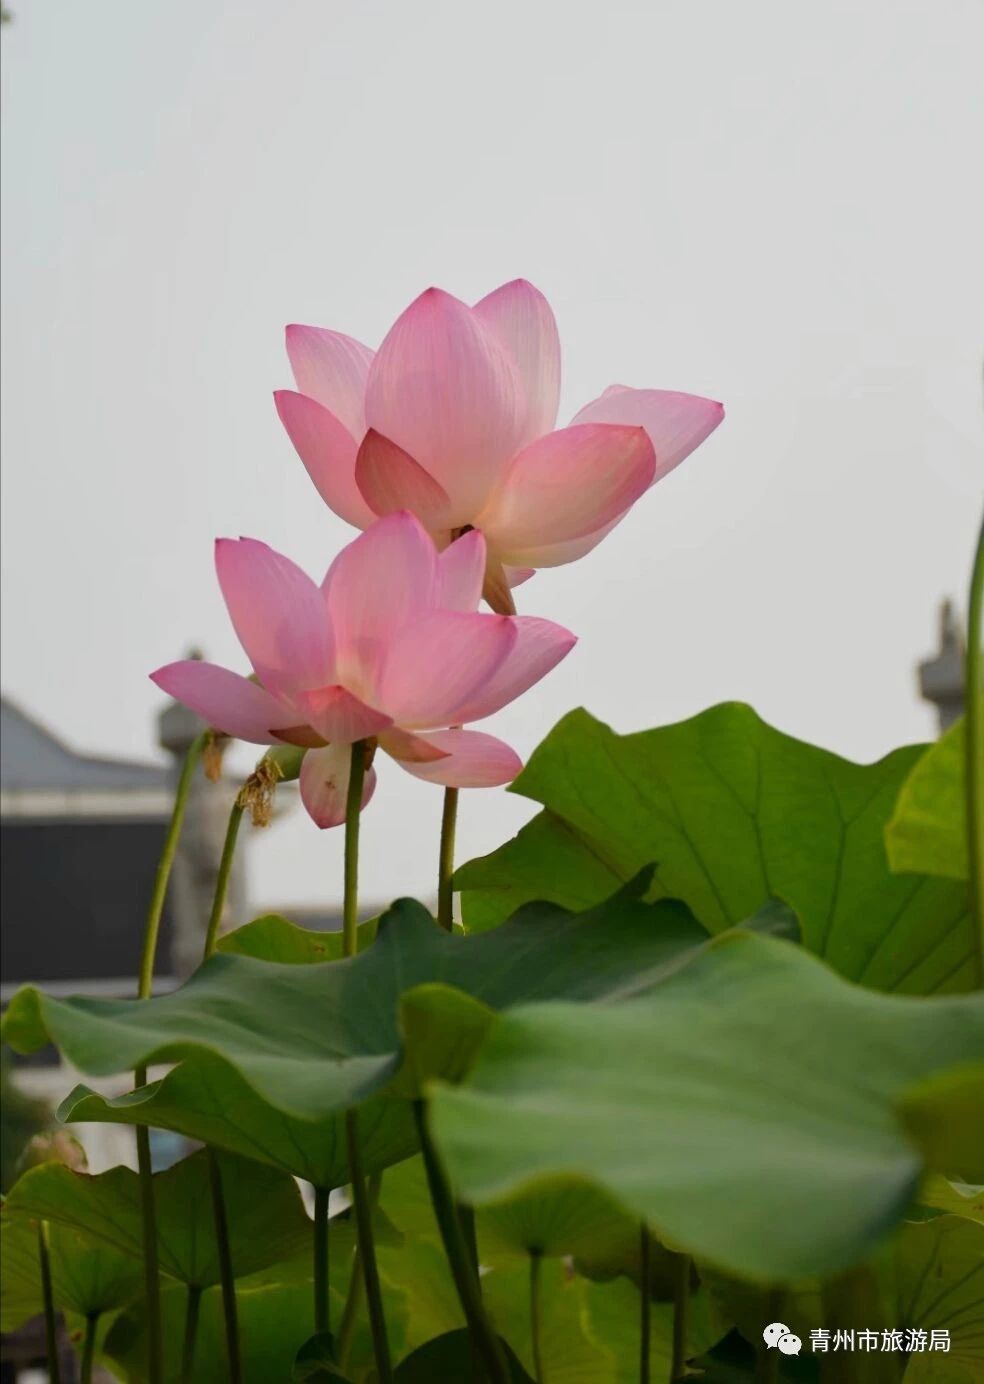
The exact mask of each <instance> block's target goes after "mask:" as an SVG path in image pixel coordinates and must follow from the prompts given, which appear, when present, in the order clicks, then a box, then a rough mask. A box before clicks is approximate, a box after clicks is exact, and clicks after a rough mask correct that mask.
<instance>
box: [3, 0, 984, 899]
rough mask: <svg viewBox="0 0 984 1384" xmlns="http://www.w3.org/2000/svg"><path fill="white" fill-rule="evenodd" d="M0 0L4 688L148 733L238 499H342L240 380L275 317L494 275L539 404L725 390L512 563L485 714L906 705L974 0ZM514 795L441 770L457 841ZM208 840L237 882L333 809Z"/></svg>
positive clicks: (947, 456) (199, 611) (983, 284)
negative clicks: (539, 352)
mask: <svg viewBox="0 0 984 1384" xmlns="http://www.w3.org/2000/svg"><path fill="white" fill-rule="evenodd" d="M12 8H13V9H14V11H15V16H16V18H15V23H14V24H13V25H11V26H9V27H8V28H6V29H5V30H4V37H3V108H4V158H3V191H4V250H3V268H4V275H3V296H4V330H5V342H4V344H5V350H4V359H3V386H4V427H3V443H4V459H5V466H4V491H5V504H4V511H3V517H4V554H3V555H4V568H5V581H4V621H3V636H4V663H3V680H4V687H5V690H6V691H8V692H9V693H11V694H13V695H14V696H15V697H16V698H18V700H20V701H21V702H22V704H23V705H24V706H25V707H26V708H27V709H28V710H30V711H31V712H33V713H34V714H36V715H38V716H40V717H41V718H42V719H44V720H45V721H47V722H48V723H49V724H50V725H51V726H52V727H54V728H55V729H57V730H58V731H59V732H60V733H62V734H63V735H64V736H66V737H67V738H69V739H70V740H71V741H72V742H73V743H75V744H76V745H77V746H79V747H81V748H84V749H87V750H90V751H101V752H109V753H112V752H116V753H120V754H125V755H141V756H144V755H147V754H149V753H152V752H153V750H152V746H153V739H152V736H153V728H152V718H153V717H154V714H155V713H156V711H157V710H158V708H159V706H160V704H161V698H160V694H159V692H158V691H157V690H156V689H155V688H154V687H153V686H152V685H151V684H150V683H149V682H148V681H147V679H146V673H147V671H148V670H149V669H151V668H154V667H156V666H157V665H159V664H161V663H163V662H166V661H168V660H170V659H172V658H175V657H179V656H180V655H181V654H182V653H183V652H184V651H185V649H186V648H187V647H188V645H189V644H191V643H198V644H200V645H201V646H203V647H204V648H205V649H206V651H207V653H208V654H209V656H210V657H212V658H214V659H216V660H218V661H224V662H229V663H231V664H232V665H233V666H238V665H239V664H240V663H241V656H240V655H239V653H238V650H237V646H236V644H235V641H234V638H233V636H232V633H231V630H230V629H229V626H228V624H227V621H226V618H225V614H224V610H223V607H222V603H221V600H220V597H219V594H218V590H217V587H216V584H215V580H214V576H213V571H212V557H211V540H212V538H213V536H214V535H216V534H239V533H245V534H250V535H253V536H256V537H260V538H264V539H266V540H267V541H269V542H270V543H272V544H274V546H276V547H279V548H282V549H283V550H285V551H287V552H288V553H290V554H291V555H292V556H294V557H295V558H296V559H298V560H299V561H300V562H301V563H302V564H303V565H306V566H307V567H308V569H309V570H311V571H312V572H313V573H317V574H318V575H320V573H321V572H322V570H323V569H324V568H325V567H326V566H327V564H328V561H329V559H330V558H331V556H332V555H333V554H334V552H335V551H336V549H337V548H338V546H339V545H340V544H341V543H342V542H344V541H345V540H346V539H347V538H348V537H350V536H351V532H350V531H349V530H347V529H346V527H345V525H344V524H342V522H341V521H340V520H338V519H336V518H335V517H334V516H333V515H332V514H330V513H329V512H328V511H327V510H326V509H325V508H324V507H323V505H322V504H321V501H320V500H319V499H318V497H317V495H316V494H315V492H314V490H313V488H312V487H311V485H310V482H309V481H308V479H307V476H306V475H305V473H304V471H303V469H302V467H301V465H300V463H299V462H298V461H297V459H296V458H295V456H294V453H293V451H292V449H291V447H290V444H289V442H288V441H287V439H286V436H285V435H284V434H283V433H282V430H281V428H280V424H279V423H278V421H277V418H276V416H275V413H274V409H273V404H272V402H271V398H270V393H271V390H273V389H274V388H276V387H279V386H283V385H286V384H288V383H289V376H288V370H287V366H286V360H285V357H284V354H283V347H282V336H281V332H282V327H283V325H284V323H286V322H288V321H302V322H312V323H317V324H321V325H325V326H331V327H336V328H340V329H341V330H344V331H346V332H349V333H351V334H352V335H355V336H358V337H360V338H362V339H363V340H365V341H366V342H368V343H369V344H370V345H373V346H375V345H377V344H378V342H379V340H380V338H381V336H382V335H383V333H384V331H385V330H386V328H387V326H388V324H389V322H390V321H391V320H392V318H393V317H394V316H395V315H396V314H397V312H399V311H400V310H401V309H402V308H403V307H404V306H405V305H406V304H407V302H409V300H410V299H411V298H413V297H414V296H415V295H416V294H417V293H418V292H419V291H420V290H422V289H423V288H425V287H427V286H428V285H429V284H431V283H436V284H439V285H441V286H442V287H445V288H447V289H449V290H450V291H451V292H454V293H457V294H459V295H460V296H462V297H464V298H468V299H475V298H477V297H480V296H481V295H482V294H484V293H486V292H487V291H488V290H489V289H491V288H492V287H494V286H495V285H496V284H498V283H500V282H502V281H503V280H506V279H509V278H514V277H516V276H519V275H522V276H524V277H527V278H529V279H531V280H532V281H533V282H534V283H536V284H537V285H538V286H539V287H540V288H542V289H543V290H544V292H545V293H546V294H547V296H548V297H549V298H550V300H551V302H552V303H553V305H554V308H555V310H556V312H557V316H558V319H559V323H560V330H561V338H562V341H563V345H564V349H565V361H564V368H565V380H564V397H563V405H562V417H563V418H566V417H569V416H570V414H571V413H573V412H574V411H575V410H576V408H577V407H579V406H580V404H582V403H584V402H586V401H587V400H588V399H590V398H592V397H594V396H595V395H596V394H598V393H599V392H600V390H601V389H602V388H603V387H604V386H606V385H607V384H610V383H612V382H614V381H619V382H621V383H625V384H630V385H636V386H646V385H648V386H658V387H663V388H673V389H684V390H690V391H693V392H696V393H706V394H710V395H713V396H714V397H716V398H719V399H722V400H724V401H725V403H726V406H727V408H728V418H727V419H726V421H725V423H724V425H723V426H722V427H721V428H720V429H719V430H718V432H717V433H716V434H715V435H714V436H713V438H712V439H711V440H710V441H709V442H708V443H707V444H706V445H705V446H704V447H703V448H702V449H701V450H700V451H699V452H698V453H697V454H695V456H694V457H692V458H691V460H690V461H689V462H687V463H685V464H684V466H683V467H681V468H680V469H679V470H678V471H676V472H675V473H674V474H673V475H672V476H670V477H669V479H667V480H666V481H664V482H663V483H662V484H661V485H659V487H658V488H657V489H655V490H654V491H652V492H651V493H650V494H649V495H648V496H647V497H645V499H644V500H643V501H642V502H640V503H639V505H638V506H637V508H636V509H635V511H634V512H633V514H632V515H631V516H630V518H629V519H628V520H627V521H626V523H625V524H623V525H622V527H621V528H620V529H619V530H618V532H617V533H616V534H615V535H614V536H613V537H612V538H610V539H609V540H608V541H607V543H605V544H604V545H602V547H600V548H599V549H598V550H597V551H596V552H595V553H593V554H592V555H591V556H590V557H588V558H586V559H585V560H584V561H582V562H580V563H578V564H576V565H574V566H570V567H566V568H561V569H558V570H556V571H555V572H552V573H545V574H542V575H541V576H538V577H537V578H536V580H535V581H534V582H531V583H530V584H529V585H528V586H525V587H523V588H522V591H521V592H520V597H521V605H522V608H523V609H524V610H526V611H527V612H528V613H536V614H541V615H546V616H550V617H552V618H554V619H557V620H560V621H561V622H562V623H565V624H567V625H569V626H570V627H571V628H573V629H574V630H576V631H577V632H578V633H579V635H580V636H581V642H580V645H579V646H578V648H577V650H576V651H575V653H574V654H573V655H572V656H571V657H570V658H569V659H568V660H567V661H566V663H564V664H562V665H561V667H560V668H559V669H558V670H557V671H556V672H555V673H554V674H552V675H551V677H550V678H549V679H548V680H547V681H546V682H545V683H543V684H542V685H541V686H540V687H539V688H537V689H536V690H535V691H534V692H532V693H531V694H529V695H527V696H526V697H524V698H523V699H522V701H521V702H519V703H518V704H516V705H515V706H514V707H513V708H511V709H510V710H508V711H507V712H505V713H502V714H501V715H500V716H498V717H496V718H494V720H493V721H492V722H490V723H489V729H492V730H494V731H497V732H498V733H500V734H502V735H503V736H504V737H505V738H507V739H510V740H512V741H513V743H515V744H516V745H517V747H518V748H519V749H520V750H521V751H522V752H528V751H529V750H530V749H531V748H532V747H533V746H534V745H535V744H536V743H537V741H538V740H539V739H541V738H542V736H543V735H544V734H545V733H546V731H547V730H548V729H549V728H550V726H551V725H553V723H554V722H555V721H556V720H557V719H558V718H559V716H560V715H562V714H563V713H564V712H565V711H566V710H567V709H569V708H570V707H571V706H574V705H577V704H580V703H583V704H585V705H586V706H588V707H589V708H590V709H591V710H592V711H593V712H594V713H595V714H596V715H598V716H601V717H602V718H604V719H605V720H608V721H610V722H611V723H612V724H613V725H615V727H616V728H618V729H619V730H632V729H638V728H641V727H644V726H649V725H655V724H658V723H661V722H666V721H670V720H676V719H679V718H680V717H683V716H686V715H689V714H691V713H692V712H695V711H698V710H700V709H702V708H703V707H705V706H708V705H709V704H711V703H714V702H716V701H719V700H722V699H724V698H731V697H737V698H742V699H745V700H748V701H750V702H752V703H753V704H754V705H755V706H756V707H757V708H758V710H759V711H760V712H761V713H762V714H763V715H764V716H765V717H766V718H768V719H769V720H771V721H773V722H774V723H775V724H777V725H779V726H780V727H782V728H784V729H786V730H788V731H790V732H793V733H795V734H797V735H801V736H804V737H807V738H810V739H813V740H815V741H818V742H820V743H822V744H825V745H828V746H829V747H831V748H832V749H836V750H838V751H840V752H842V753H844V754H847V755H850V756H854V757H857V758H873V757H876V756H878V755H880V754H882V753H883V752H884V751H886V750H887V749H889V748H890V747H892V746H893V745H895V744H898V743H900V742H904V741H909V740H913V739H918V738H922V737H925V736H927V735H929V734H931V733H932V730H933V721H932V718H931V715H930V714H929V712H928V710H927V709H926V708H925V707H923V706H922V705H921V704H920V703H919V701H918V700H917V698H916V694H915V689H914V678H913V664H914V662H915V660H916V659H917V658H918V657H919V656H921V655H922V654H923V653H925V652H926V651H927V650H929V649H930V648H931V647H932V644H933V641H934V638H935V624H936V620H935V610H936V605H937V602H938V600H939V598H940V596H941V595H942V594H945V593H954V594H958V595H962V593H963V592H964V590H965V587H966V581H967V576H968V572H969V564H970V555H971V550H972V546H973V542H974V537H975V532H976V527H977V525H978V524H979V522H980V513H981V503H982V499H984V459H982V455H984V454H982V448H981V440H982V439H981V404H980V392H981V391H980V369H981V354H982V327H984V263H982V246H984V206H982V198H984V193H982V187H981V179H980V175H979V168H980V160H981V151H982V149H984V103H982V100H981V94H980V55H981V53H982V52H984V5H982V4H981V0H935V3H932V4H930V3H927V0H825V2H824V3H823V4H806V3H790V0H742V3H738V2H737V0H638V3H634V4H633V3H628V0H606V2H605V3H585V0H579V2H578V0H546V2H541V3H536V2H535V0H496V3H495V4H487V5H486V4H477V3H461V0H377V2H376V3H372V0H288V3H284V4H272V3H270V0H237V2H236V3H235V4H232V3H219V2H218V0H213V2H212V3H204V4H203V3H201V0H196V2H194V3H193V2H192V0H172V3H169V4H167V5H161V4H152V3H149V2H147V0H144V2H141V0H88V2H87V3H85V4H80V3H78V0H12ZM439 814H440V794H439V793H438V792H437V790H435V789H434V788H433V787H431V786H430V785H426V784H421V783H418V782H416V781H414V780H411V779H410V778H409V777H407V776H406V775H405V774H403V773H401V771H400V770H399V769H398V768H396V766H395V765H392V764H390V763H389V762H385V761H384V762H383V763H382V765H381V774H380V787H379V790H378V792H377V795H376V798H375V801H374V802H373V805H372V807H371V809H370V811H369V812H368V813H367V815H366V818H365V823H364V837H363V839H364V878H365V888H366V892H367V893H368V894H370V895H374V896H376V897H382V896H383V895H385V894H392V893H395V892H403V893H406V892H419V893H428V892H430V891H431V890H432V888H433V875H434V868H435V858H436V831H437V825H438V819H439ZM528 815H529V807H528V805H525V804H524V803H523V802H522V800H519V799H516V798H514V797H510V796H508V795H507V794H505V793H504V792H503V791H501V790H495V791H489V792H472V793H468V794H465V795H463V811H462V821H461V828H460V833H459V838H460V858H461V859H465V858H467V857H468V856H470V855H474V854H476V853H479V852H481V851H485V850H487V849H490V848H492V847H493V846H495V845H497V844H498V843H499V842H500V841H501V840H503V839H504V838H505V837H506V836H508V835H510V834H511V833H512V832H513V831H514V830H515V829H516V828H517V827H518V825H519V824H520V823H521V822H522V821H523V820H524V819H525V818H526V816H528ZM250 846H251V877H252V889H253V895H254V898H255V899H256V901H257V902H258V903H269V902H273V901H278V902H281V901H282V902H287V901H300V902H305V903H315V902H317V901H319V900H322V899H324V898H326V897H335V896H337V893H338V891H339V879H340V861H341V833H340V832H329V833H322V834H320V835H319V833H318V832H317V831H316V829H315V828H314V827H313V826H312V825H311V824H310V823H309V822H308V821H307V820H306V819H305V818H302V816H301V815H300V814H299V813H298V814H295V818H294V819H293V820H291V821H287V822H283V823H281V824H280V825H279V826H277V827H275V828H273V829H271V830H270V831H269V832H268V833H266V834H264V835H262V836H261V837H254V838H253V840H252V841H251V842H250Z"/></svg>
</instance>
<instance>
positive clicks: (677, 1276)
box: [646, 1254, 690, 1384]
mask: <svg viewBox="0 0 984 1384" xmlns="http://www.w3.org/2000/svg"><path fill="white" fill-rule="evenodd" d="M673 1267H674V1271H675V1272H674V1275H673V1367H672V1369H671V1371H670V1379H671V1381H672V1384H678V1381H682V1380H685V1379H686V1378H687V1336H688V1335H689V1326H690V1256H689V1254H678V1255H676V1256H675V1257H674V1263H673ZM648 1302H649V1285H648V1283H647V1292H646V1303H647V1309H648ZM647 1315H648V1311H647Z"/></svg>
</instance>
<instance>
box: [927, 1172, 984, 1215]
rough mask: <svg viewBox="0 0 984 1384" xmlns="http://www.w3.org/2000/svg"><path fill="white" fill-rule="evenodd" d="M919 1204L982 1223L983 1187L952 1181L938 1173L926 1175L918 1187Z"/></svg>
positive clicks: (932, 1209)
mask: <svg viewBox="0 0 984 1384" xmlns="http://www.w3.org/2000/svg"><path fill="white" fill-rule="evenodd" d="M919 1205H920V1207H926V1208H928V1209H929V1210H930V1211H935V1212H941V1211H942V1212H946V1213H948V1214H949V1215H951V1216H963V1217H964V1218H965V1219H966V1220H968V1221H977V1223H978V1224H979V1225H984V1187H980V1186H974V1185H970V1184H968V1183H965V1182H952V1181H950V1180H949V1179H948V1178H945V1177H943V1176H942V1175H941V1174H940V1173H933V1174H932V1175H931V1176H930V1177H927V1179H926V1181H925V1182H924V1183H923V1185H922V1187H921V1188H920V1189H919Z"/></svg>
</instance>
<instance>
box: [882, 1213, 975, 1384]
mask: <svg viewBox="0 0 984 1384" xmlns="http://www.w3.org/2000/svg"><path fill="white" fill-rule="evenodd" d="M893 1277H894V1289H895V1320H896V1321H897V1322H899V1323H904V1324H905V1325H906V1326H917V1327H919V1328H920V1329H921V1330H923V1331H927V1332H929V1331H933V1330H937V1331H948V1332H949V1341H950V1348H949V1350H948V1351H946V1352H934V1351H926V1352H922V1351H920V1352H918V1353H916V1354H913V1355H911V1356H910V1357H909V1364H908V1367H907V1369H906V1372H905V1384H930V1381H932V1384H972V1381H977V1380H980V1379H982V1378H984V1226H981V1225H978V1224H976V1223H975V1222H974V1221H968V1220H964V1219H963V1218H962V1217H960V1216H939V1217H937V1219H936V1220H933V1221H924V1222H922V1223H921V1224H919V1225H907V1226H905V1227H903V1229H902V1232H901V1234H900V1235H899V1237H898V1240H897V1242H896V1244H895V1246H894V1255H893Z"/></svg>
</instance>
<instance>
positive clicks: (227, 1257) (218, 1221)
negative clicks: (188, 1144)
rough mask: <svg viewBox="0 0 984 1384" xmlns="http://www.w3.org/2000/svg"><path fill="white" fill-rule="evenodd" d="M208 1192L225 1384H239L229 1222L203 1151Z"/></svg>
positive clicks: (216, 1173) (216, 1176)
mask: <svg viewBox="0 0 984 1384" xmlns="http://www.w3.org/2000/svg"><path fill="white" fill-rule="evenodd" d="M205 1158H206V1161H207V1163H208V1181H209V1189H210V1191H211V1193H212V1217H213V1219H214V1222H215V1246H216V1249H217V1250H218V1253H219V1281H220V1283H221V1285H222V1316H223V1319H224V1321H225V1338H226V1354H227V1356H228V1360H229V1384H241V1381H242V1377H243V1367H242V1361H241V1359H240V1356H239V1313H238V1310H237V1308H236V1275H235V1273H234V1271H233V1267H232V1247H231V1246H230V1244H229V1220H228V1217H227V1215H226V1204H225V1196H224V1195H223V1192H222V1169H221V1168H220V1167H219V1160H218V1157H217V1155H216V1152H215V1149H212V1148H206V1150H205Z"/></svg>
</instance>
